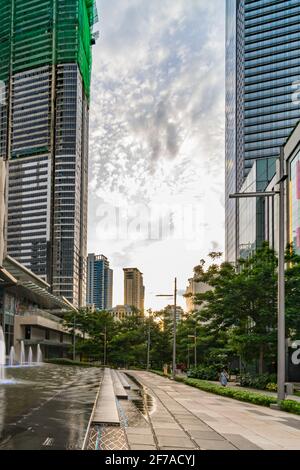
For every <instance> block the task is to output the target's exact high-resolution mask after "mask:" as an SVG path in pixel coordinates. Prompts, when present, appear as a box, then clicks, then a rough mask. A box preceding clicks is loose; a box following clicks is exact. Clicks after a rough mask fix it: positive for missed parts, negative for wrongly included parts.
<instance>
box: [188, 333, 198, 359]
mask: <svg viewBox="0 0 300 470" xmlns="http://www.w3.org/2000/svg"><path fill="white" fill-rule="evenodd" d="M188 338H193V340H194V366H195V367H197V332H196V330H195V334H194V335H188Z"/></svg>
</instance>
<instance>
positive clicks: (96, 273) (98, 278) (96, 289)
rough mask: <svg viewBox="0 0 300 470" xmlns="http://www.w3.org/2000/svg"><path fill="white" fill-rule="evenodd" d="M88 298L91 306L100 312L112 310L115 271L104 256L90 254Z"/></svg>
mask: <svg viewBox="0 0 300 470" xmlns="http://www.w3.org/2000/svg"><path fill="white" fill-rule="evenodd" d="M87 272H88V278H87V296H86V301H87V304H89V305H94V306H95V308H97V309H99V310H108V309H111V308H112V296H113V270H112V269H110V267H109V261H108V259H107V258H106V257H105V256H103V255H99V256H97V255H95V254H94V253H90V254H89V255H88V260H87Z"/></svg>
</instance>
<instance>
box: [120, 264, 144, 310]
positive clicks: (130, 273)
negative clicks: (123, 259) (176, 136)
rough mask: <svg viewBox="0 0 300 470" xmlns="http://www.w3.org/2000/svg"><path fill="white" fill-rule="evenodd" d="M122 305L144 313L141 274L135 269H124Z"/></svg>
mask: <svg viewBox="0 0 300 470" xmlns="http://www.w3.org/2000/svg"><path fill="white" fill-rule="evenodd" d="M123 271H124V304H125V305H129V306H130V307H135V308H137V309H138V310H139V311H140V312H143V311H144V299H145V287H144V284H143V274H142V273H141V272H140V271H139V270H138V269H137V268H124V269H123Z"/></svg>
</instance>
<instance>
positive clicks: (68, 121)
mask: <svg viewBox="0 0 300 470" xmlns="http://www.w3.org/2000/svg"><path fill="white" fill-rule="evenodd" d="M0 18H1V29H0V42H1V49H0V80H1V81H3V82H4V84H5V95H6V96H5V102H4V103H3V104H2V106H1V112H0V158H3V159H5V160H7V164H8V174H9V178H8V214H7V250H8V254H9V255H10V256H12V257H13V258H15V259H17V260H18V261H19V262H20V263H22V264H23V265H24V266H26V267H27V268H28V269H30V270H31V271H32V272H33V273H35V274H37V275H38V276H41V277H42V278H43V279H44V280H46V281H47V282H48V283H49V284H50V286H51V290H52V292H53V294H55V295H57V296H65V297H66V298H67V299H68V300H69V301H70V302H72V303H74V305H76V306H80V305H83V304H84V303H85V299H86V256H87V252H86V251H87V249H86V246H87V178H88V128H89V98H90V79H91V67H92V56H91V45H92V44H93V42H94V39H93V33H92V28H93V24H94V22H95V20H96V16H95V2H94V0H40V1H39V2H36V0H14V1H6V0H1V1H0Z"/></svg>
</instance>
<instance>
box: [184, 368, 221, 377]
mask: <svg viewBox="0 0 300 470" xmlns="http://www.w3.org/2000/svg"><path fill="white" fill-rule="evenodd" d="M188 376H189V377H191V378H194V379H202V380H218V379H219V370H218V369H216V368H215V367H212V366H207V367H203V366H198V367H193V368H192V369H190V370H189V371H188Z"/></svg>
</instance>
